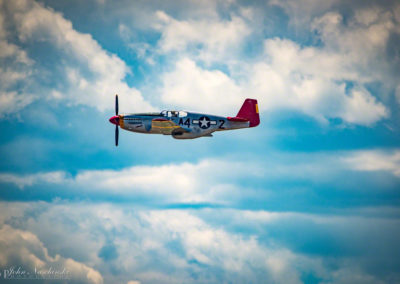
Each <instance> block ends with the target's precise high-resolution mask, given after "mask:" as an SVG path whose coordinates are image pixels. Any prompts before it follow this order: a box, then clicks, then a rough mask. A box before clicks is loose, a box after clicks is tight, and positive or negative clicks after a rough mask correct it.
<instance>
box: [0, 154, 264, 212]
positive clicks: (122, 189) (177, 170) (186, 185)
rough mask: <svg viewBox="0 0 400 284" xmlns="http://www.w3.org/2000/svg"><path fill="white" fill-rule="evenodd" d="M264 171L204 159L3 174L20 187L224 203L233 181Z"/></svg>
mask: <svg viewBox="0 0 400 284" xmlns="http://www.w3.org/2000/svg"><path fill="white" fill-rule="evenodd" d="M259 174H260V171H258V170H257V168H255V167H248V166H245V165H244V164H243V163H241V162H232V161H223V160H203V161H200V162H199V163H182V164H166V165H161V166H134V167H131V168H125V169H122V170H89V171H81V172H79V173H78V174H77V175H76V176H75V177H71V176H70V175H68V174H67V173H65V172H59V171H57V172H48V173H36V174H30V175H15V174H10V173H2V174H0V182H2V183H11V184H15V185H16V186H18V187H19V188H21V189H23V188H24V187H28V186H32V185H46V184H50V185H51V184H53V185H57V184H58V185H62V186H66V187H72V188H73V189H76V190H78V189H79V190H81V189H82V188H84V189H85V191H86V192H88V193H90V192H103V193H106V194H111V195H116V196H130V197H132V196H142V197H152V198H154V197H155V196H156V197H157V198H159V201H160V202H168V201H172V202H210V201H215V202H217V203H221V204H223V203H224V201H223V200H224V199H223V198H221V197H223V196H226V195H230V196H234V195H235V194H237V192H236V190H237V188H236V186H234V185H233V182H234V181H235V180H237V179H240V178H245V177H248V176H257V175H259Z"/></svg>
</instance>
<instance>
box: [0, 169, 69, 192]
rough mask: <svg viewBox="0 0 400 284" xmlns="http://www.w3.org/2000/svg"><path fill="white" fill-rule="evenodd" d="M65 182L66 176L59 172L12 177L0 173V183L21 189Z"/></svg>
mask: <svg viewBox="0 0 400 284" xmlns="http://www.w3.org/2000/svg"><path fill="white" fill-rule="evenodd" d="M65 180H66V174H65V173H64V172H61V171H55V172H47V173H37V174H30V175H23V176H21V175H14V174H7V173H1V174H0V182H3V183H12V184H15V185H16V186H18V187H19V188H20V189H23V188H24V187H26V186H32V185H34V184H46V183H55V184H60V183H62V182H64V181H65Z"/></svg>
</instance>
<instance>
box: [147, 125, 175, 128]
mask: <svg viewBox="0 0 400 284" xmlns="http://www.w3.org/2000/svg"><path fill="white" fill-rule="evenodd" d="M152 128H180V126H178V125H171V126H157V125H153V126H152Z"/></svg>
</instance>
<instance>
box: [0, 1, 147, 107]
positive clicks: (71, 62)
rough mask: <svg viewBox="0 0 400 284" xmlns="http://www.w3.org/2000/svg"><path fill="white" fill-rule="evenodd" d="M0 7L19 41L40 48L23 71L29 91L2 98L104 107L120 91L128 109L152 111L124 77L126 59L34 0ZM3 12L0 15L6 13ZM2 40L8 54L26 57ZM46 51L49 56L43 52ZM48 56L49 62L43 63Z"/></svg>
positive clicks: (3, 4)
mask: <svg viewBox="0 0 400 284" xmlns="http://www.w3.org/2000/svg"><path fill="white" fill-rule="evenodd" d="M2 6H6V8H7V9H4V10H3V9H2V11H7V15H6V16H7V18H8V19H9V21H10V23H11V25H12V26H14V28H15V30H16V35H17V37H18V40H19V42H21V43H22V44H23V45H26V46H28V47H32V46H34V45H35V44H38V43H40V44H41V46H42V49H43V53H40V54H34V56H35V61H34V63H32V62H31V61H29V62H30V63H31V67H30V69H28V70H29V71H30V73H32V75H31V76H29V73H27V74H28V76H24V78H23V79H24V82H25V83H24V90H25V89H26V90H25V92H26V91H29V93H28V94H24V95H21V94H20V95H19V96H20V97H21V96H23V97H22V98H20V97H18V98H17V97H16V95H15V94H14V95H13V96H12V94H10V93H8V95H7V94H4V95H3V96H2V100H6V99H7V98H11V99H12V98H13V97H14V99H13V100H12V101H13V102H12V103H10V104H15V105H19V109H21V108H23V107H24V106H26V105H28V104H29V103H31V102H32V101H33V100H38V99H50V100H56V101H57V100H60V99H61V100H62V101H65V102H67V103H68V104H72V105H75V104H83V105H88V106H91V107H95V108H97V109H99V110H105V109H111V108H113V95H114V94H115V93H119V94H120V95H121V97H122V98H123V99H124V101H125V102H126V105H130V106H131V107H132V108H133V110H137V111H145V110H152V107H151V105H150V104H149V103H147V102H146V101H145V100H144V99H143V97H142V95H141V93H140V92H139V91H138V90H137V89H135V88H132V87H129V86H128V84H127V83H126V82H125V81H124V79H125V76H126V75H127V74H128V73H130V70H129V68H128V67H127V65H126V64H125V62H123V61H122V60H121V59H120V58H119V57H118V56H116V55H114V54H110V53H108V52H107V51H105V50H104V49H103V48H102V47H101V46H100V45H99V44H98V43H97V42H96V40H94V39H93V37H92V36H91V35H89V34H83V33H80V32H78V31H77V30H75V29H74V27H73V26H72V23H71V22H70V21H69V20H67V19H65V18H64V17H63V15H62V14H60V13H58V12H55V11H54V10H52V9H50V8H46V7H45V6H44V5H42V4H39V3H37V2H34V1H24V0H20V1H12V2H8V1H5V2H2ZM3 13H4V14H3ZM2 14H3V17H4V15H5V12H2ZM3 34H4V32H3ZM3 38H4V37H3ZM2 42H3V43H4V42H5V44H7V46H8V47H10V48H8V50H9V51H8V52H7V54H6V55H7V56H8V57H12V58H13V60H14V61H16V60H17V59H18V60H20V61H21V60H22V61H25V63H26V61H27V60H29V59H27V56H26V51H24V50H22V48H20V47H19V46H17V45H16V44H12V43H9V42H8V40H7V38H5V39H3V40H2ZM46 51H47V52H48V53H49V56H48V57H46V54H44V53H45V52H46ZM3 53H4V52H3ZM47 61H49V62H50V63H51V64H53V66H51V67H49V64H47V63H46V64H45V62H47ZM14 65H15V64H13V65H11V66H12V67H13V66H14ZM49 68H50V69H49ZM55 72H56V74H54V73H55ZM50 74H51V75H52V76H51V75H50ZM1 75H2V77H3V76H4V74H1ZM54 75H56V76H54ZM53 76H54V77H53ZM21 101H22V102H23V103H22V102H21Z"/></svg>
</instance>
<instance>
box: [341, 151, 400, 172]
mask: <svg viewBox="0 0 400 284" xmlns="http://www.w3.org/2000/svg"><path fill="white" fill-rule="evenodd" d="M344 161H345V162H346V163H348V165H349V166H350V167H351V168H353V169H356V170H359V171H386V172H390V173H392V174H393V175H395V176H398V177H400V151H399V150H397V149H396V150H392V151H384V150H367V151H357V152H355V153H354V154H352V155H351V156H349V157H347V158H345V159H344Z"/></svg>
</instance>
